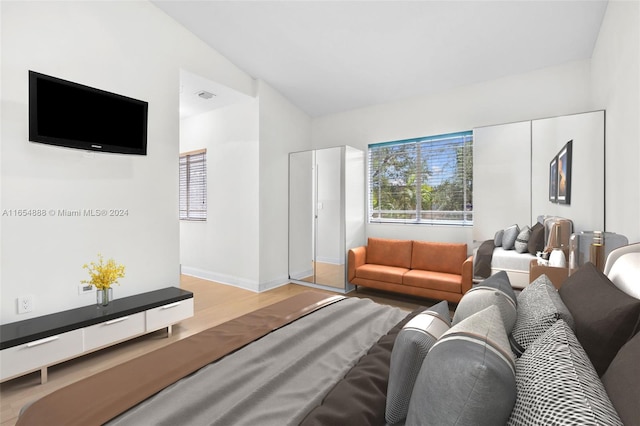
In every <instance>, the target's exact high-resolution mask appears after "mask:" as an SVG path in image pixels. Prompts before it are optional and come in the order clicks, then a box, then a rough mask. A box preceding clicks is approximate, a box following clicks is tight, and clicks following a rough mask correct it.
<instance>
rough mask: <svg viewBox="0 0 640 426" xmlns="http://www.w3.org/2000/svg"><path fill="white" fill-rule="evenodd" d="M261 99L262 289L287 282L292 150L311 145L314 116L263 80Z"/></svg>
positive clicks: (260, 237) (301, 149)
mask: <svg viewBox="0 0 640 426" xmlns="http://www.w3.org/2000/svg"><path fill="white" fill-rule="evenodd" d="M258 97H259V100H260V114H259V115H260V157H259V158H260V160H259V168H260V171H259V182H258V184H259V188H260V208H259V216H260V231H259V236H258V238H259V241H260V288H259V289H260V290H265V289H268V288H271V287H275V286H278V285H281V284H285V283H287V282H289V281H288V260H287V259H288V256H287V253H288V250H289V249H288V247H289V246H288V238H287V235H288V228H289V227H288V200H289V192H288V187H289V184H288V182H289V153H290V152H295V151H304V150H307V149H310V148H311V133H310V131H311V118H310V117H309V116H308V115H307V114H305V113H304V112H302V111H301V110H300V109H298V108H297V107H295V106H294V105H293V104H291V102H289V101H288V100H287V99H286V98H284V97H283V96H282V95H280V94H279V93H278V92H276V91H275V90H274V89H273V88H271V87H270V86H269V85H268V84H266V83H265V82H264V81H260V82H259V84H258Z"/></svg>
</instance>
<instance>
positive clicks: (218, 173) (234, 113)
mask: <svg viewBox="0 0 640 426" xmlns="http://www.w3.org/2000/svg"><path fill="white" fill-rule="evenodd" d="M202 148H206V150H207V157H206V158H207V209H208V212H207V220H206V221H193V222H192V221H184V220H183V221H180V264H181V269H182V272H183V273H185V274H188V275H193V276H197V277H200V278H205V279H209V280H212V281H216V282H220V283H224V284H230V285H233V286H236V287H241V288H245V289H248V290H253V291H258V282H259V268H258V261H259V259H258V253H259V243H258V239H257V238H256V235H258V223H259V215H257V214H256V212H258V209H259V206H258V199H259V194H258V185H257V182H258V170H259V167H258V101H257V99H255V98H249V97H247V100H244V101H240V102H237V103H234V104H233V105H230V106H227V107H224V108H219V109H215V110H213V111H210V112H207V113H203V114H198V115H196V116H194V117H190V118H185V119H183V120H181V122H180V152H188V151H194V150H197V149H202Z"/></svg>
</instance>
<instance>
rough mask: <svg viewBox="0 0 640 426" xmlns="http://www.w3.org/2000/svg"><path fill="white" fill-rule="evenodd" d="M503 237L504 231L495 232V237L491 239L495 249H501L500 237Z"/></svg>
mask: <svg viewBox="0 0 640 426" xmlns="http://www.w3.org/2000/svg"><path fill="white" fill-rule="evenodd" d="M503 236H504V229H501V230H499V231H498V232H496V235H495V236H494V237H493V245H494V246H496V247H502V237H503Z"/></svg>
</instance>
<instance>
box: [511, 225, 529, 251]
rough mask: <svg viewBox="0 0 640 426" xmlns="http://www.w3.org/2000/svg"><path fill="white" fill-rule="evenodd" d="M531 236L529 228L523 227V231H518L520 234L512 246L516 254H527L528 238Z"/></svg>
mask: <svg viewBox="0 0 640 426" xmlns="http://www.w3.org/2000/svg"><path fill="white" fill-rule="evenodd" d="M530 236H531V228H529V227H528V226H525V227H524V229H521V230H520V233H519V234H518V236H517V237H516V242H515V243H514V245H513V248H514V249H515V250H516V251H517V252H518V253H528V252H529V237H530Z"/></svg>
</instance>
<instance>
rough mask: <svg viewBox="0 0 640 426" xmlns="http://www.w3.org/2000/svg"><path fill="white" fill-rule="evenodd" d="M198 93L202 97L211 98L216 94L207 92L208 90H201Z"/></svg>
mask: <svg viewBox="0 0 640 426" xmlns="http://www.w3.org/2000/svg"><path fill="white" fill-rule="evenodd" d="M197 95H198V96H200V97H201V98H202V99H211V98H213V97H214V96H215V95H214V94H213V93H211V92H207V91H206V90H201V91H199V92H198V93H197Z"/></svg>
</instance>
